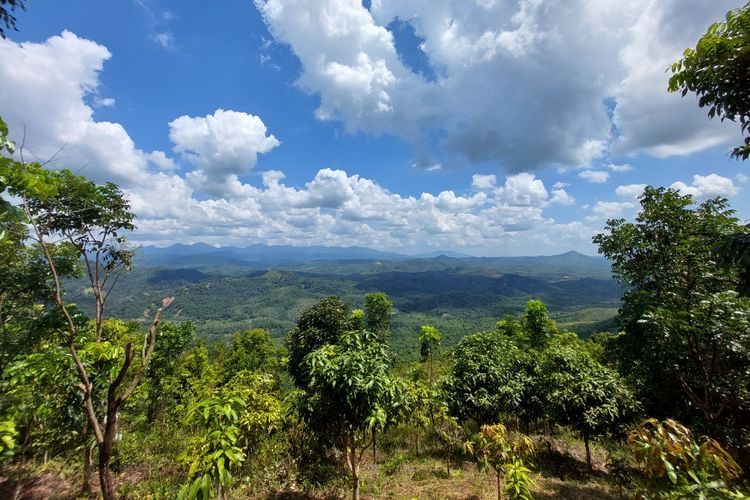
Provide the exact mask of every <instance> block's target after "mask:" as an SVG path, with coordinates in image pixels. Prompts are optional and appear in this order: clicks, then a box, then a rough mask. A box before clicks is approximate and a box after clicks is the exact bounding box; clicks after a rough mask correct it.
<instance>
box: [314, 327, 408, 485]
mask: <svg viewBox="0 0 750 500" xmlns="http://www.w3.org/2000/svg"><path fill="white" fill-rule="evenodd" d="M379 338H380V337H379V336H378V335H377V334H375V333H373V332H369V331H367V330H364V331H354V332H347V333H345V334H344V335H342V337H341V338H340V340H339V343H338V344H335V345H334V344H327V345H324V346H322V347H320V348H319V349H317V350H315V351H313V352H312V353H310V354H309V355H308V356H307V357H306V358H305V364H306V365H307V369H308V372H309V374H310V381H309V385H308V387H307V390H306V392H305V394H304V395H303V396H302V399H301V402H300V403H301V404H300V413H301V414H302V416H303V418H304V420H305V421H306V422H307V424H308V425H309V426H310V427H311V428H312V429H313V430H314V431H316V432H318V433H321V434H323V435H325V436H328V437H329V439H331V440H332V441H333V442H335V443H336V444H337V446H338V447H339V448H340V449H341V450H342V451H343V452H344V455H345V460H346V466H347V468H348V469H349V472H350V473H351V475H352V498H353V499H354V500H358V499H359V478H360V476H359V470H360V463H361V461H362V456H363V455H364V453H365V451H366V450H367V449H368V448H369V447H370V446H371V445H372V444H373V440H374V434H373V431H374V430H379V429H383V428H384V427H385V426H386V425H387V424H388V423H389V421H392V420H394V419H397V418H398V417H399V415H400V413H401V412H402V410H403V405H404V402H405V397H404V395H405V391H406V389H405V387H404V384H403V383H402V382H400V381H398V380H396V379H394V378H392V377H391V376H390V375H389V373H388V371H389V361H390V355H389V353H388V349H387V346H386V345H385V344H383V343H381V342H380V341H379Z"/></svg>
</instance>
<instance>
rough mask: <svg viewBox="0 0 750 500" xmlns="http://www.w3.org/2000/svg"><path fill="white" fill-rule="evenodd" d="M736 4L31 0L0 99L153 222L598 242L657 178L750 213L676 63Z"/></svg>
mask: <svg viewBox="0 0 750 500" xmlns="http://www.w3.org/2000/svg"><path fill="white" fill-rule="evenodd" d="M688 4H689V5H688ZM742 4H743V2H738V1H725V0H717V1H711V2H708V1H705V0H686V1H682V0H680V1H678V0H663V1H658V2H656V1H651V0H628V1H626V0H572V1H570V2H564V3H563V4H561V3H560V2H554V1H552V0H505V1H503V0H494V1H493V0H477V1H476V2H468V1H467V2H451V1H448V0H433V1H430V2H426V1H424V0H401V1H395V0H374V1H373V2H366V3H365V4H362V3H360V2H358V1H348V0H319V1H316V2H310V1H302V0H268V1H265V0H258V1H256V2H255V3H253V2H251V1H239V0H238V1H234V0H232V1H224V2H219V3H216V4H215V5H212V7H213V8H212V9H207V8H206V4H205V2H203V3H198V2H167V1H155V0H138V1H120V2H94V1H82V0H80V1H66V2H45V3H39V2H32V3H29V5H28V11H27V12H21V13H19V14H18V16H17V17H18V27H19V32H10V33H9V37H8V39H7V40H5V41H0V50H2V53H3V54H4V57H3V58H2V60H0V115H1V116H3V118H4V119H5V120H6V121H7V122H8V123H9V125H10V126H11V131H12V134H13V135H14V136H15V137H16V138H20V137H21V136H22V135H23V134H24V129H25V134H26V141H25V148H26V152H27V155H28V156H31V157H36V158H39V159H42V160H45V159H48V158H50V157H51V156H53V155H54V154H55V152H56V151H58V150H59V149H60V148H61V147H62V151H61V152H60V153H59V154H58V155H57V156H56V158H55V160H54V161H53V162H51V163H50V165H51V166H52V167H53V168H71V169H73V170H77V171H79V172H80V173H82V174H84V175H87V176H89V177H92V178H94V179H96V180H97V181H105V180H110V181H114V182H116V183H118V184H119V185H120V186H121V187H122V188H123V189H124V190H125V192H126V193H127V194H128V196H129V198H130V200H131V203H132V206H133V209H134V210H135V212H136V214H137V215H138V227H139V229H138V231H137V232H136V233H135V234H134V235H133V236H132V239H133V240H136V241H137V242H139V243H144V244H158V245H166V244H170V243H176V242H183V243H190V242H198V241H202V242H206V243H210V244H214V245H227V244H232V245H248V244H253V243H268V244H296V245H337V246H338V245H363V246H369V247H374V248H380V249H387V250H395V251H401V252H407V253H408V252H421V251H426V250H434V249H443V250H456V251H461V252H465V253H471V254H476V255H535V254H553V253H561V252H564V251H568V250H578V251H582V252H585V253H594V252H595V248H594V247H593V246H592V245H591V243H590V239H591V235H592V234H594V233H595V232H597V231H600V230H601V229H602V227H603V225H604V221H605V220H606V218H608V217H618V216H622V217H632V215H633V214H634V213H635V210H636V208H637V199H636V197H637V194H638V192H640V190H641V185H643V184H652V185H662V186H674V187H676V188H679V189H681V190H682V191H683V192H685V193H690V194H693V195H695V197H696V198H697V199H705V198H706V197H713V196H726V197H728V198H729V199H730V201H731V203H732V206H733V207H734V208H735V209H737V210H738V215H739V216H740V218H742V219H746V218H748V217H750V201H748V197H747V195H746V190H747V188H748V186H749V185H750V183H748V176H750V172H749V171H748V168H749V167H748V164H747V162H745V163H744V164H743V163H742V162H738V161H735V160H730V159H729V158H728V151H729V149H730V148H731V146H732V145H733V144H737V143H739V141H740V138H741V136H740V133H739V127H738V126H736V125H735V124H732V123H723V124H722V123H720V122H718V121H709V120H708V118H707V117H706V114H705V112H704V111H703V110H699V109H698V108H697V106H696V103H695V99H694V98H692V96H688V97H686V98H684V99H682V98H680V97H679V96H678V95H670V94H668V93H667V92H666V84H667V82H666V80H667V75H666V73H665V72H664V69H665V68H666V66H667V64H669V63H671V62H672V61H673V60H675V58H677V57H679V55H680V53H681V51H682V50H683V49H684V48H685V47H686V46H688V45H691V44H694V43H695V41H696V40H697V38H698V37H699V36H700V34H702V33H703V32H704V31H705V29H706V27H707V25H708V24H710V23H711V22H712V21H714V20H716V19H719V18H720V17H721V16H722V15H723V13H724V12H726V11H727V10H729V9H731V8H736V7H740V6H741V5H742Z"/></svg>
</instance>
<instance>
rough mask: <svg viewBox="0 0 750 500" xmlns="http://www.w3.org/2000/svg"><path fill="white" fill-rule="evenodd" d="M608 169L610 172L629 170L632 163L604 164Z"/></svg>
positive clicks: (631, 168)
mask: <svg viewBox="0 0 750 500" xmlns="http://www.w3.org/2000/svg"><path fill="white" fill-rule="evenodd" d="M606 167H607V168H608V169H610V170H611V171H612V172H630V171H631V170H633V167H632V165H628V164H627V163H626V164H623V165H617V164H615V163H609V164H607V165H606Z"/></svg>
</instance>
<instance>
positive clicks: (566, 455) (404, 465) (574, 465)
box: [235, 435, 618, 500]
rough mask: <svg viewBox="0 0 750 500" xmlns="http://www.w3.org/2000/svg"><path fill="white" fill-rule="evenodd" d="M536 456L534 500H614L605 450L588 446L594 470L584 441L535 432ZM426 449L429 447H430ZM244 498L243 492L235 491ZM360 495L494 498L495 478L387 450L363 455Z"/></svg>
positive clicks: (331, 494) (337, 491) (311, 495)
mask: <svg viewBox="0 0 750 500" xmlns="http://www.w3.org/2000/svg"><path fill="white" fill-rule="evenodd" d="M535 439H536V441H537V442H538V449H539V454H538V456H537V459H536V460H535V462H534V465H535V466H534V467H533V469H534V470H535V472H534V474H533V475H532V479H533V480H534V482H535V483H536V486H535V488H534V489H533V491H532V492H533V495H534V498H541V499H547V498H549V499H551V498H560V499H582V500H587V499H592V500H593V499H611V498H618V495H617V488H616V486H615V485H614V482H613V480H612V478H610V476H609V473H608V471H607V468H606V465H605V463H606V452H605V451H604V449H603V448H602V447H601V446H599V445H597V444H593V445H592V452H593V467H594V470H593V471H588V469H587V467H586V464H585V458H584V457H585V451H584V448H583V443H582V442H581V441H579V440H577V439H575V438H573V437H572V436H570V435H561V436H558V437H554V438H546V437H542V436H536V438H535ZM428 450H430V449H429V448H428ZM235 493H236V494H238V495H239V496H237V497H236V498H244V497H243V496H242V493H240V492H235ZM361 495H362V498H363V499H368V498H383V499H394V500H395V499H425V500H430V499H435V500H438V499H472V500H494V499H496V498H497V490H496V486H495V476H494V473H492V472H483V471H480V470H479V469H478V468H477V467H476V465H475V464H474V462H472V461H470V460H469V458H468V457H466V456H462V457H461V456H459V457H454V458H453V461H452V470H451V473H450V475H448V473H447V470H446V461H445V459H444V458H443V457H442V456H440V454H439V452H438V451H437V450H432V452H428V453H423V454H421V455H420V456H416V455H415V454H414V452H413V450H408V449H398V450H390V451H389V452H388V453H387V454H384V453H380V452H379V453H378V456H377V460H376V461H375V462H373V459H372V454H371V453H369V452H368V453H367V454H366V455H365V461H364V463H363V464H362V468H361ZM350 496H351V493H350V491H349V490H348V484H341V483H337V485H336V486H334V487H330V488H325V487H323V488H319V489H316V490H315V491H309V492H304V491H299V490H286V491H276V492H272V493H270V494H268V495H267V497H266V498H267V499H269V500H270V499H276V500H281V499H294V500H303V499H304V500H323V499H332V498H337V499H346V498H349V497H350Z"/></svg>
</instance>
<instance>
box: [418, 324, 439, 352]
mask: <svg viewBox="0 0 750 500" xmlns="http://www.w3.org/2000/svg"><path fill="white" fill-rule="evenodd" d="M442 338H443V336H442V335H441V334H440V330H438V329H437V328H435V327H434V326H432V325H422V328H421V333H420V334H419V353H420V354H421V356H422V361H428V360H429V359H431V358H432V356H433V355H434V354H436V351H437V349H438V348H439V347H440V341H441V340H442Z"/></svg>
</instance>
